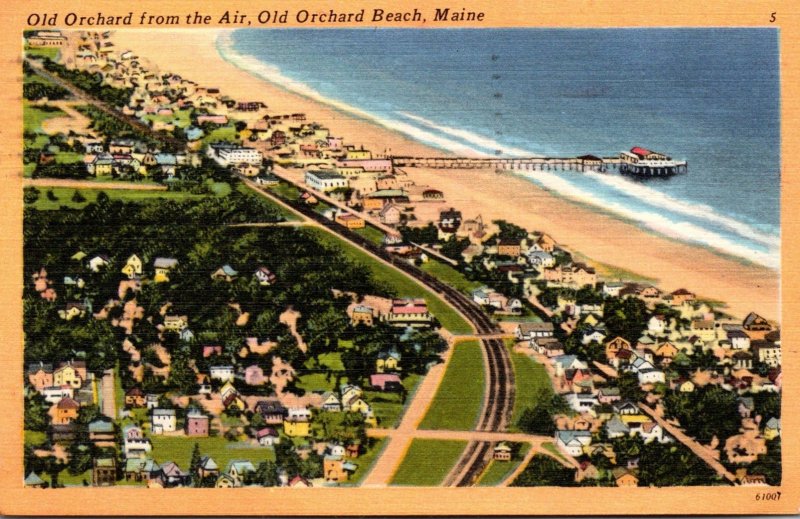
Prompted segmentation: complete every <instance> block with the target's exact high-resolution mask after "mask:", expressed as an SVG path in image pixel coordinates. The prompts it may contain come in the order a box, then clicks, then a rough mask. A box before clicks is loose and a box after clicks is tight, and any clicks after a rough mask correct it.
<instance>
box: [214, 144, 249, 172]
mask: <svg viewBox="0 0 800 519" xmlns="http://www.w3.org/2000/svg"><path fill="white" fill-rule="evenodd" d="M207 154H208V156H209V158H211V159H212V160H214V162H216V163H217V164H219V165H220V166H222V167H224V168H227V167H229V166H233V165H236V164H242V163H245V164H252V165H254V166H260V165H261V163H262V162H263V156H262V155H261V152H260V151H258V150H257V149H255V148H246V147H244V146H238V145H236V144H230V143H227V142H215V143H213V144H211V145H210V146H209V147H208V150H207Z"/></svg>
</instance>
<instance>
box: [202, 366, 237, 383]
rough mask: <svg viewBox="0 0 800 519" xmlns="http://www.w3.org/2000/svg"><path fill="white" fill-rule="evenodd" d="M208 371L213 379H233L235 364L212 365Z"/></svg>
mask: <svg viewBox="0 0 800 519" xmlns="http://www.w3.org/2000/svg"><path fill="white" fill-rule="evenodd" d="M208 372H209V375H210V376H211V379H212V380H219V381H220V382H229V381H233V377H234V375H235V372H234V370H233V366H211V367H210V368H208Z"/></svg>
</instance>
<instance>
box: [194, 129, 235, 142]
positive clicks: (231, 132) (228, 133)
mask: <svg viewBox="0 0 800 519" xmlns="http://www.w3.org/2000/svg"><path fill="white" fill-rule="evenodd" d="M219 141H227V142H234V143H240V142H241V141H240V139H239V138H238V137H237V136H236V128H234V127H233V126H222V127H220V128H215V129H213V130H211V131H210V132H208V134H206V136H205V137H203V142H204V143H206V144H208V143H212V142H219Z"/></svg>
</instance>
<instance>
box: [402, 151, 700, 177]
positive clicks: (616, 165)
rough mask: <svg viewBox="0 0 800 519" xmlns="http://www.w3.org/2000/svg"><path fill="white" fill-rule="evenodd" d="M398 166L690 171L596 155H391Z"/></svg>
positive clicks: (681, 165)
mask: <svg viewBox="0 0 800 519" xmlns="http://www.w3.org/2000/svg"><path fill="white" fill-rule="evenodd" d="M389 158H390V159H391V161H392V165H393V166H394V167H400V168H403V167H405V168H429V169H495V170H503V171H507V170H515V171H578V172H584V171H599V172H607V171H612V172H617V173H623V174H631V175H637V176H664V175H672V174H674V173H686V172H687V168H688V165H687V163H686V162H685V161H672V160H670V159H667V160H663V161H642V162H641V163H640V164H630V163H628V162H625V161H624V160H623V159H622V158H621V157H620V156H615V157H596V156H594V155H583V156H580V157H516V158H496V157H401V156H397V157H395V156H392V157H389Z"/></svg>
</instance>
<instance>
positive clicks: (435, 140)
mask: <svg viewBox="0 0 800 519" xmlns="http://www.w3.org/2000/svg"><path fill="white" fill-rule="evenodd" d="M217 49H218V51H219V53H220V55H221V56H222V57H223V58H224V59H225V60H227V61H228V62H230V63H232V64H233V65H235V66H237V67H239V68H241V69H242V70H245V71H246V72H249V73H251V74H253V75H256V76H258V77H260V78H262V79H265V80H267V81H269V82H271V83H275V84H277V85H279V86H280V87H282V88H284V89H286V90H289V91H291V92H294V93H296V94H300V95H302V96H304V97H307V98H309V99H313V100H314V101H318V102H320V103H324V104H326V105H328V106H332V107H333V108H336V109H337V110H340V111H342V112H347V113H349V114H352V115H355V116H357V117H360V118H362V119H369V120H371V121H373V122H375V123H377V124H379V125H380V126H383V127H385V128H388V129H390V130H394V131H397V132H400V133H403V134H405V135H408V136H409V137H411V138H413V139H415V140H418V141H421V142H425V143H428V144H432V145H434V146H436V147H438V148H441V149H444V150H447V151H451V152H453V153H457V154H459V155H462V156H470V157H483V156H489V154H487V153H484V152H481V151H479V150H476V149H474V148H472V147H470V146H467V145H465V144H462V143H460V142H457V141H454V140H452V139H448V138H446V137H442V136H440V135H435V134H433V133H431V132H428V131H425V130H423V129H421V128H418V127H416V126H414V125H412V124H409V123H405V122H402V121H397V120H394V119H388V118H384V117H380V116H378V115H375V114H372V113H370V112H367V111H365V110H362V109H360V108H357V107H355V106H352V105H350V104H347V103H345V102H343V101H340V100H338V99H332V98H329V97H326V96H324V95H323V94H322V93H320V92H318V91H317V90H314V89H313V88H312V87H310V86H308V85H307V84H305V83H302V82H300V81H297V80H295V79H292V78H290V77H287V76H285V75H284V74H283V73H281V71H280V69H279V68H277V67H274V66H271V65H268V64H266V63H264V62H262V61H260V60H258V59H257V58H254V57H252V56H245V55H242V54H240V53H238V52H236V51H235V50H234V49H233V38H232V37H231V34H230V33H229V32H224V33H220V34H219V35H218V37H217Z"/></svg>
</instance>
